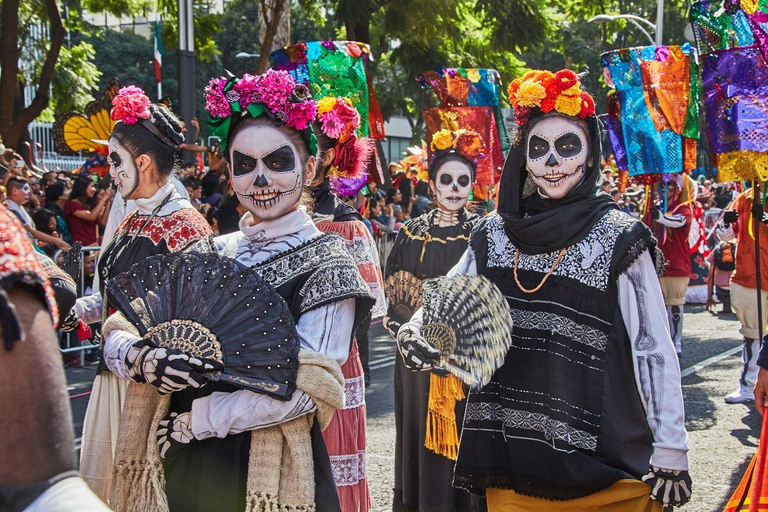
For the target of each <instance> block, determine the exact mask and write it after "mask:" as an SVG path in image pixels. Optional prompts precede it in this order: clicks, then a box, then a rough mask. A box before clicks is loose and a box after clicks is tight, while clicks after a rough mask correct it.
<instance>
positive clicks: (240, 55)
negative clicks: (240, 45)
mask: <svg viewBox="0 0 768 512" xmlns="http://www.w3.org/2000/svg"><path fill="white" fill-rule="evenodd" d="M259 57H261V55H260V54H258V53H248V52H240V53H238V54H237V55H235V58H236V59H251V58H254V59H258V58H259Z"/></svg>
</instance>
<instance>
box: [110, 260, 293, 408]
mask: <svg viewBox="0 0 768 512" xmlns="http://www.w3.org/2000/svg"><path fill="white" fill-rule="evenodd" d="M107 293H108V296H109V302H110V304H111V305H113V306H114V307H115V308H117V309H118V310H119V311H120V312H121V313H123V315H125V317H126V318H127V319H128V320H129V321H130V322H131V323H132V324H133V325H135V326H136V328H137V329H138V330H139V333H140V335H141V336H142V337H143V338H144V339H147V340H149V341H151V342H152V343H153V344H154V345H156V346H158V347H167V348H174V349H178V350H181V351H183V352H185V353H187V354H191V355H195V356H197V357H205V358H210V359H214V360H216V361H219V362H221V363H222V364H223V365H224V370H223V371H222V372H213V373H209V374H205V375H206V376H208V377H210V378H211V380H215V381H221V382H227V383H229V384H232V385H234V386H237V387H240V388H243V389H248V390H251V391H254V392H257V393H263V394H267V395H270V396H272V397H274V398H277V399H280V400H289V399H290V397H291V395H292V393H293V391H294V389H295V388H296V374H297V372H298V368H299V359H298V354H299V337H298V334H297V332H296V326H295V323H294V319H293V316H292V315H291V312H290V310H289V309H288V305H287V304H286V302H285V301H284V300H283V298H282V297H281V296H280V295H279V294H278V293H277V292H276V291H275V289H274V288H273V287H272V286H271V285H269V284H268V283H267V282H265V281H264V280H263V279H262V278H261V277H260V276H259V275H258V274H257V273H256V272H255V271H254V270H252V269H249V268H247V267H245V266H243V265H241V264H240V263H238V262H237V261H235V260H233V259H231V258H227V257H223V256H220V255H218V254H216V253H198V252H187V253H175V254H172V255H161V256H152V257H150V258H147V259H146V260H144V261H142V262H140V263H137V264H136V265H134V266H133V267H131V270H129V271H128V272H125V273H122V274H120V275H118V276H117V277H115V278H114V279H113V280H112V281H110V283H109V285H108V286H107Z"/></svg>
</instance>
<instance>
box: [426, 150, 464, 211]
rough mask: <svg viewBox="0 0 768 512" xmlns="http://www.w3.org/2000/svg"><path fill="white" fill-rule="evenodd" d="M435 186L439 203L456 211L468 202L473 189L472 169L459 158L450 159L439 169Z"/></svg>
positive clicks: (444, 207) (446, 208) (449, 209)
mask: <svg viewBox="0 0 768 512" xmlns="http://www.w3.org/2000/svg"><path fill="white" fill-rule="evenodd" d="M433 187H434V188H435V196H436V199H437V204H438V205H439V206H440V207H441V208H443V209H444V210H448V211H452V212H455V211H457V210H459V209H461V207H463V206H464V205H466V204H467V200H468V199H469V192H470V190H472V169H471V168H470V166H469V165H468V164H466V163H464V162H461V161H459V160H453V159H451V160H448V161H447V162H445V163H444V164H443V165H441V166H440V168H439V169H438V170H437V174H436V175H435V181H434V185H433Z"/></svg>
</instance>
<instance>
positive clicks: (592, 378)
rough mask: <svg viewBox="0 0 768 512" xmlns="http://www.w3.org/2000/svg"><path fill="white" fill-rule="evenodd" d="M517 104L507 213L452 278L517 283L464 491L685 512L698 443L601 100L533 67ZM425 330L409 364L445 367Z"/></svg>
mask: <svg viewBox="0 0 768 512" xmlns="http://www.w3.org/2000/svg"><path fill="white" fill-rule="evenodd" d="M509 96H510V98H511V102H512V104H513V107H514V108H515V119H516V121H517V123H518V124H519V125H520V129H519V131H518V138H517V140H516V143H515V145H514V146H513V148H512V150H511V152H510V154H509V156H508V157H507V160H506V163H505V166H504V172H503V174H502V178H501V183H500V189H499V207H498V211H497V212H494V213H492V214H490V215H488V216H486V217H485V218H483V220H482V221H480V223H479V224H478V226H477V227H476V228H475V230H474V231H473V233H472V238H471V240H470V243H469V248H468V249H467V251H466V252H465V253H464V255H463V256H462V258H461V260H460V261H459V263H458V264H457V265H456V266H455V267H454V268H453V269H452V270H451V272H450V273H449V275H455V274H464V275H476V274H479V275H483V276H486V277H487V278H489V279H490V280H491V281H492V282H493V283H494V284H495V285H496V286H497V287H498V288H499V289H500V290H501V292H502V294H503V295H504V296H505V298H506V299H507V301H508V303H509V308H510V315H511V316H512V319H513V322H514V330H513V333H512V337H513V342H512V346H511V348H510V351H509V353H508V354H507V357H506V359H505V362H504V364H503V366H502V367H501V368H500V369H499V370H498V371H497V372H496V373H495V374H494V376H493V378H492V380H491V382H490V383H489V384H488V385H486V386H485V387H484V388H482V389H481V390H479V391H478V392H473V393H472V394H471V395H470V397H469V399H468V403H467V406H466V416H465V422H464V431H463V433H462V437H461V445H460V447H459V454H458V459H457V461H456V468H455V474H454V484H455V485H457V486H458V487H461V488H463V489H468V490H470V491H472V492H473V493H476V494H482V495H485V496H486V497H487V500H488V508H489V510H542V511H544V510H552V509H553V508H562V509H564V510H565V509H567V510H587V509H589V510H606V511H607V510H622V511H644V512H648V511H658V512H660V511H661V510H662V507H663V506H664V505H672V506H678V505H681V504H684V503H685V502H687V501H688V500H689V499H690V494H691V479H690V477H689V475H688V459H687V451H688V447H687V434H686V431H685V426H684V411H683V398H682V392H681V388H680V370H679V367H678V361H677V357H676V354H675V348H674V345H673V343H672V340H671V338H670V335H669V328H668V326H667V320H666V317H667V315H666V310H665V308H664V301H663V298H662V295H661V288H660V286H659V279H658V277H657V273H656V263H657V262H659V261H660V258H659V256H658V253H657V249H656V240H655V239H654V238H653V236H652V234H651V232H650V230H649V229H648V228H647V227H646V226H645V225H644V224H642V223H640V222H639V221H636V220H634V219H633V218H631V217H630V216H629V215H627V214H625V213H623V212H620V211H618V209H617V206H616V204H615V203H614V202H613V201H612V200H611V198H610V197H609V196H608V195H606V194H604V193H602V192H601V191H599V188H598V184H599V180H600V165H599V163H600V136H599V133H598V124H597V118H596V117H595V115H594V103H593V101H592V98H591V96H589V94H587V93H586V92H582V91H581V86H580V83H579V80H578V77H577V76H576V75H575V74H574V73H573V72H571V71H568V70H563V71H560V72H558V73H556V74H553V73H550V72H548V71H532V72H529V73H527V74H526V75H524V76H523V77H522V78H520V79H517V80H515V81H514V82H512V84H511V85H510V90H509ZM421 321H422V316H421V311H419V312H417V313H416V314H415V315H414V318H413V319H412V320H411V322H410V323H408V324H405V325H404V326H403V327H402V328H401V329H400V332H399V336H398V343H399V344H400V345H401V346H404V347H415V348H413V349H412V350H414V351H416V350H418V351H419V354H420V355H421V359H422V361H425V363H423V364H418V361H407V364H408V365H409V367H411V368H412V369H414V370H418V369H420V367H421V366H426V367H429V364H430V363H431V362H433V361H436V360H438V359H439V353H437V352H436V351H435V350H434V349H432V348H430V347H429V346H428V345H427V344H426V343H425V342H423V340H422V339H421V338H420V336H419V329H420V326H421ZM552 500H557V501H560V502H561V503H562V504H557V505H554V504H553V502H552Z"/></svg>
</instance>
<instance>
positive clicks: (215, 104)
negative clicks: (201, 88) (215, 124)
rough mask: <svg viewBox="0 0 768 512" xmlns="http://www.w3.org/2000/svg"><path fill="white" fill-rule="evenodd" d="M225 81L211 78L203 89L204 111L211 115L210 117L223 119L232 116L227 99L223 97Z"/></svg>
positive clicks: (222, 78) (224, 79)
mask: <svg viewBox="0 0 768 512" xmlns="http://www.w3.org/2000/svg"><path fill="white" fill-rule="evenodd" d="M226 84H227V79H226V78H224V77H221V78H211V81H210V82H208V85H207V86H206V87H205V110H207V111H208V113H209V114H211V117H218V118H223V117H227V116H229V115H230V114H232V109H231V108H230V106H229V102H228V101H227V98H226V97H225V96H224V86H225V85H226Z"/></svg>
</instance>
